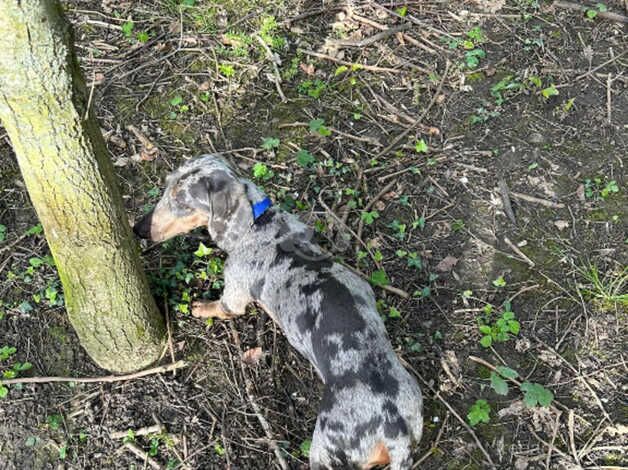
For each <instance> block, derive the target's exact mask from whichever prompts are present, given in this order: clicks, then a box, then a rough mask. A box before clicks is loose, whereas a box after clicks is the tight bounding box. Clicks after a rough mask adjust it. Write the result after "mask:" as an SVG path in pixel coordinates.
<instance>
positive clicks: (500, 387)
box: [491, 372, 508, 395]
mask: <svg viewBox="0 0 628 470" xmlns="http://www.w3.org/2000/svg"><path fill="white" fill-rule="evenodd" d="M491 388H492V389H493V390H495V393H497V394H498V395H508V383H507V382H506V381H505V380H504V379H502V378H501V377H500V376H499V374H497V373H495V372H491Z"/></svg>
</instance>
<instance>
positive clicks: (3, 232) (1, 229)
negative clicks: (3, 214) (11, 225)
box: [0, 224, 7, 242]
mask: <svg viewBox="0 0 628 470" xmlns="http://www.w3.org/2000/svg"><path fill="white" fill-rule="evenodd" d="M6 238H7V226H6V225H2V224H0V242H3V241H4V240H6Z"/></svg>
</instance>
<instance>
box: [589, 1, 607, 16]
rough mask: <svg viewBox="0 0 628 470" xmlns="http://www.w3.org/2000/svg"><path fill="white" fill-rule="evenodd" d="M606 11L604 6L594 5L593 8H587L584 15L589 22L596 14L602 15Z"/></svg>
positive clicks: (601, 4) (600, 4)
mask: <svg viewBox="0 0 628 470" xmlns="http://www.w3.org/2000/svg"><path fill="white" fill-rule="evenodd" d="M607 10H608V8H607V7H606V5H605V4H603V3H598V4H597V5H595V8H587V10H586V11H585V12H584V14H585V15H586V17H587V18H588V19H589V20H594V19H595V17H596V16H597V15H598V13H604V12H605V11H607Z"/></svg>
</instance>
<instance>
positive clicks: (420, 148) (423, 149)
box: [414, 139, 429, 153]
mask: <svg viewBox="0 0 628 470" xmlns="http://www.w3.org/2000/svg"><path fill="white" fill-rule="evenodd" d="M414 150H415V152H417V153H427V152H428V151H429V148H428V146H427V144H426V143H425V140H423V139H419V140H417V141H416V143H415V144H414Z"/></svg>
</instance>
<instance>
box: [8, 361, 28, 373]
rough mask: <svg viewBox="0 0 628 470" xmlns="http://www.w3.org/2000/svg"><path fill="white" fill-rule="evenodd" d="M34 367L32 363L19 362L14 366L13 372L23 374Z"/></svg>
mask: <svg viewBox="0 0 628 470" xmlns="http://www.w3.org/2000/svg"><path fill="white" fill-rule="evenodd" d="M32 367H33V364H31V363H30V362H17V363H16V364H14V365H13V370H15V371H18V372H23V371H25V370H29V369H30V368H32Z"/></svg>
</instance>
